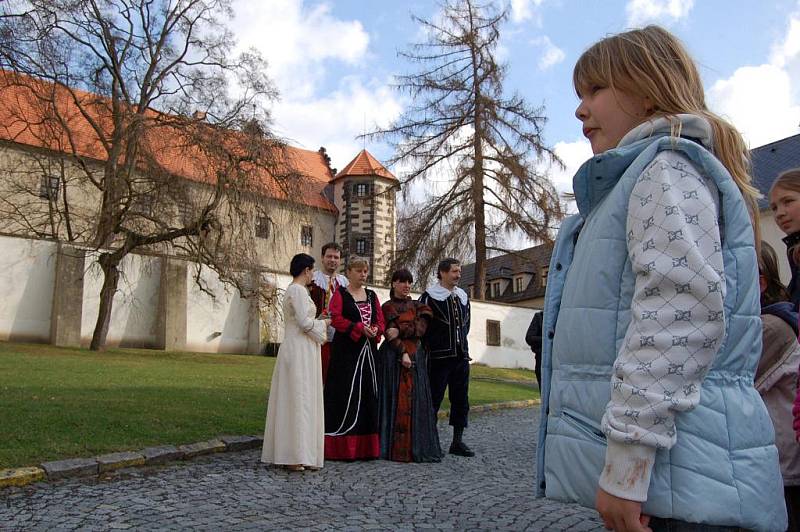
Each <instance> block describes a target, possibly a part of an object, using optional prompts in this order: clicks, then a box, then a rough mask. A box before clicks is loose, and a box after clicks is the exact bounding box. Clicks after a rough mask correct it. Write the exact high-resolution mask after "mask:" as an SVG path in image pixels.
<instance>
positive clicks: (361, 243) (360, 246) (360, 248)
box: [356, 238, 367, 255]
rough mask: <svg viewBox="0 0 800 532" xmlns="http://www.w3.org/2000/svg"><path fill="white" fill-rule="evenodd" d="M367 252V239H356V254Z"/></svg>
mask: <svg viewBox="0 0 800 532" xmlns="http://www.w3.org/2000/svg"><path fill="white" fill-rule="evenodd" d="M366 252H367V241H366V240H365V239H363V238H359V239H357V240H356V254H357V255H364V254H365V253H366Z"/></svg>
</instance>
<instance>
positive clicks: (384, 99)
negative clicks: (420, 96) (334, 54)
mask: <svg viewBox="0 0 800 532" xmlns="http://www.w3.org/2000/svg"><path fill="white" fill-rule="evenodd" d="M402 107H403V106H402V103H401V101H400V100H399V99H398V98H397V95H396V94H395V93H394V92H393V91H392V90H391V89H390V88H389V86H388V85H387V84H382V83H377V82H372V83H369V84H364V83H363V82H362V81H361V80H360V79H358V78H353V77H351V78H345V79H344V80H342V83H341V84H340V87H339V89H338V90H336V91H333V92H332V93H330V94H329V95H327V96H325V97H322V98H316V99H309V100H291V99H289V100H286V101H284V102H282V103H281V104H280V105H278V106H276V107H275V110H274V115H275V122H276V124H277V128H276V129H277V131H278V133H279V134H281V135H283V136H286V137H288V138H289V139H290V140H291V141H292V143H293V144H295V145H298V146H300V147H302V148H305V149H310V150H316V149H317V148H319V147H320V146H325V148H326V149H327V151H328V154H329V155H330V156H331V159H332V165H333V166H334V167H336V168H338V169H340V170H341V169H342V168H343V167H344V166H345V165H346V164H347V163H349V162H350V160H351V159H352V158H353V157H355V156H356V154H357V153H358V152H359V151H360V150H361V148H362V147H363V144H362V141H360V140H356V137H357V136H358V135H360V134H361V133H363V132H364V130H365V128H366V130H372V129H374V128H375V127H376V126H382V127H385V126H387V125H389V123H390V122H391V121H392V120H394V119H395V118H397V116H399V114H400V112H401V111H402ZM367 149H370V147H369V145H368V146H367ZM373 151H374V150H373Z"/></svg>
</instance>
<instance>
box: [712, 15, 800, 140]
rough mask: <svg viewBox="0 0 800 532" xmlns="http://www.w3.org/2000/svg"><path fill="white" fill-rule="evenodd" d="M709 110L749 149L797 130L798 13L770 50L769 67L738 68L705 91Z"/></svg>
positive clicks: (799, 117)
mask: <svg viewBox="0 0 800 532" xmlns="http://www.w3.org/2000/svg"><path fill="white" fill-rule="evenodd" d="M709 100H710V102H711V108H712V109H713V110H714V111H716V112H718V113H720V114H722V115H724V116H725V117H726V118H728V119H729V120H730V121H731V122H733V124H734V125H735V126H736V127H737V128H738V129H739V130H740V131H741V132H742V134H743V135H744V137H745V139H746V140H747V141H748V143H749V144H750V147H757V146H761V145H763V144H766V143H769V142H772V141H775V140H778V139H781V138H784V137H787V136H790V135H795V134H797V133H798V132H799V131H800V130H799V129H798V124H800V11H798V12H796V13H794V14H793V15H792V16H791V17H790V19H789V22H788V25H787V30H786V34H785V36H784V38H783V39H782V40H781V41H780V42H778V43H776V44H775V46H773V50H772V54H771V56H770V61H769V63H764V64H762V65H756V66H752V65H747V66H743V67H740V68H738V69H737V70H736V71H735V72H734V73H733V75H732V76H731V77H729V78H727V79H721V80H718V81H717V82H716V83H714V85H713V86H712V87H711V89H710V90H709Z"/></svg>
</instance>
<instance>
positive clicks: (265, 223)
mask: <svg viewBox="0 0 800 532" xmlns="http://www.w3.org/2000/svg"><path fill="white" fill-rule="evenodd" d="M309 229H310V227H309ZM271 233H272V220H270V219H269V217H267V216H259V217H258V220H257V221H256V237H258V238H269V235H270V234H271ZM308 245H310V244H308Z"/></svg>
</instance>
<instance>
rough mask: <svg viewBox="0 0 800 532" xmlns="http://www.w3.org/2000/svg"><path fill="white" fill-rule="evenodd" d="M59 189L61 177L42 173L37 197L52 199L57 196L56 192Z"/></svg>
mask: <svg viewBox="0 0 800 532" xmlns="http://www.w3.org/2000/svg"><path fill="white" fill-rule="evenodd" d="M59 190H61V177H60V176H57V175H43V176H42V181H41V184H40V185H39V197H40V198H42V199H46V200H54V199H57V198H58V192H59Z"/></svg>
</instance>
